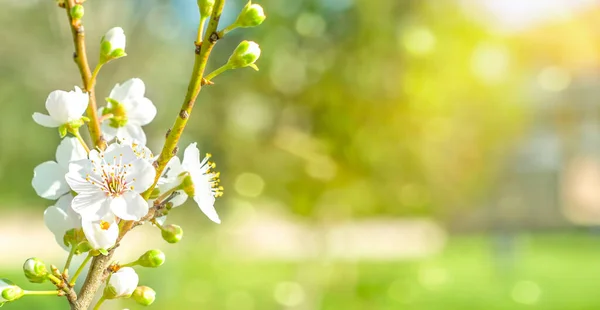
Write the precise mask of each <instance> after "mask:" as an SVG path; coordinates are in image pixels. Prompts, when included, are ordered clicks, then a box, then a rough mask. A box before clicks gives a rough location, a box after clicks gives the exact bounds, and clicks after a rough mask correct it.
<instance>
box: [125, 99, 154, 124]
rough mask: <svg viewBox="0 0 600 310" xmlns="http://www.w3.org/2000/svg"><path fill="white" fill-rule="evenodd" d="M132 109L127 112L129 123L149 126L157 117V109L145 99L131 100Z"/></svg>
mask: <svg viewBox="0 0 600 310" xmlns="http://www.w3.org/2000/svg"><path fill="white" fill-rule="evenodd" d="M128 102H129V105H130V107H129V108H128V110H127V119H128V122H131V123H132V124H136V125H140V126H144V125H147V124H149V123H150V122H151V121H152V120H153V119H154V117H155V116H156V107H155V106H154V104H152V101H150V99H148V98H145V97H140V98H135V99H129V100H128Z"/></svg>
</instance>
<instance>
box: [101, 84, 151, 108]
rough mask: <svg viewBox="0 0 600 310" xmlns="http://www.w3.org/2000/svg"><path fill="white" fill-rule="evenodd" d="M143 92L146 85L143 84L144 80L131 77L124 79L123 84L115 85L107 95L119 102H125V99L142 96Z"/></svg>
mask: <svg viewBox="0 0 600 310" xmlns="http://www.w3.org/2000/svg"><path fill="white" fill-rule="evenodd" d="M145 92H146V85H144V82H143V81H142V80H140V79H138V78H133V79H129V80H127V81H125V83H123V84H117V85H115V87H113V89H112V90H111V91H110V95H109V96H108V97H110V98H111V99H114V100H116V101H117V102H119V103H121V104H125V101H127V100H128V99H132V98H141V97H144V93H145ZM126 108H128V107H126Z"/></svg>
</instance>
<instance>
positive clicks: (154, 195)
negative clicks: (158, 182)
mask: <svg viewBox="0 0 600 310" xmlns="http://www.w3.org/2000/svg"><path fill="white" fill-rule="evenodd" d="M159 196H160V189H158V186H157V187H155V188H154V189H153V190H152V193H150V199H156V198H158V197H159Z"/></svg>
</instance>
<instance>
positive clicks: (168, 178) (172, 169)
mask: <svg viewBox="0 0 600 310" xmlns="http://www.w3.org/2000/svg"><path fill="white" fill-rule="evenodd" d="M182 172H183V168H182V167H181V162H180V161H179V157H177V156H173V157H171V159H170V160H169V162H168V163H167V165H166V166H165V170H163V174H162V175H161V176H160V179H159V180H158V184H167V183H173V182H175V181H177V179H178V178H179V174H181V173H182Z"/></svg>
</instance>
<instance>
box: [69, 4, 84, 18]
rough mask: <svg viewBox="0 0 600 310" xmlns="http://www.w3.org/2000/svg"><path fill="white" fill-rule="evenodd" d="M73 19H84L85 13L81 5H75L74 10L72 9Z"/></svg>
mask: <svg viewBox="0 0 600 310" xmlns="http://www.w3.org/2000/svg"><path fill="white" fill-rule="evenodd" d="M70 13H71V17H72V18H73V19H81V18H82V17H83V13H84V9H83V5H81V4H75V5H74V6H73V7H72V8H71V12H70Z"/></svg>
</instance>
